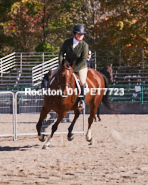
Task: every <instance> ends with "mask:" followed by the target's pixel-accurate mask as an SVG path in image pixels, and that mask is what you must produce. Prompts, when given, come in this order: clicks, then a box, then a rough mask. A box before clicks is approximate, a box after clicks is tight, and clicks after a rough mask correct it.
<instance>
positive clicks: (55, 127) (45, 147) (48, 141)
mask: <svg viewBox="0 0 148 185" xmlns="http://www.w3.org/2000/svg"><path fill="white" fill-rule="evenodd" d="M65 115H66V112H63V113H62V114H59V115H58V118H57V121H56V122H55V124H54V125H53V126H52V129H51V135H49V136H48V138H47V141H46V143H45V145H44V146H43V149H48V147H49V144H50V142H51V139H52V137H53V134H54V132H55V131H56V130H57V128H58V125H59V123H60V122H61V121H62V119H63V118H64V116H65Z"/></svg>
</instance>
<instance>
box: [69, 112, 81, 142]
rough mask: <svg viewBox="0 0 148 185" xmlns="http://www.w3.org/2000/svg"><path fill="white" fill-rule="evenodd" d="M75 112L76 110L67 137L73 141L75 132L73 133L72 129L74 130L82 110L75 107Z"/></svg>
mask: <svg viewBox="0 0 148 185" xmlns="http://www.w3.org/2000/svg"><path fill="white" fill-rule="evenodd" d="M74 112H75V116H74V119H73V121H72V122H71V125H70V126H69V128H68V135H67V139H68V140H69V141H72V140H73V139H74V134H72V130H73V127H74V124H75V122H76V120H77V119H78V117H79V115H80V110H79V109H75V110H74Z"/></svg>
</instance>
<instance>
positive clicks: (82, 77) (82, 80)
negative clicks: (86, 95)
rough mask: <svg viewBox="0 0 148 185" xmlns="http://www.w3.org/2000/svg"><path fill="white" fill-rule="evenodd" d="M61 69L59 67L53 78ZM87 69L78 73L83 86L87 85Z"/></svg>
mask: <svg viewBox="0 0 148 185" xmlns="http://www.w3.org/2000/svg"><path fill="white" fill-rule="evenodd" d="M58 69H59V67H57V68H56V69H55V70H54V71H53V73H52V74H51V78H52V77H53V76H54V75H55V74H56V73H57V71H58ZM87 70H88V69H87V67H85V68H83V69H80V70H79V72H78V76H79V78H80V81H81V84H82V85H84V84H85V83H86V78H87Z"/></svg>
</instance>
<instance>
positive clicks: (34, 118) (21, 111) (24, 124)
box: [0, 91, 85, 141]
mask: <svg viewBox="0 0 148 185" xmlns="http://www.w3.org/2000/svg"><path fill="white" fill-rule="evenodd" d="M7 94H9V95H11V105H12V106H11V107H12V108H11V109H12V111H11V112H8V111H7V113H5V114H1V116H0V120H1V121H0V126H1V132H0V137H10V136H11V137H13V140H14V141H15V140H17V139H18V137H21V136H28V135H30V136H33V135H37V131H36V123H37V122H38V119H39V115H40V110H41V108H42V105H43V96H32V95H25V91H17V92H16V93H14V92H11V91H0V97H2V95H3V96H4V98H3V100H4V99H6V97H5V96H6V95H7ZM3 100H2V98H1V102H0V106H1V108H4V106H5V104H4V101H3ZM68 114H69V115H70V120H71V121H72V119H73V116H74V113H73V111H69V112H68ZM51 115H54V116H51ZM50 116H51V117H50ZM71 116H72V117H71ZM3 118H4V119H6V120H5V123H7V124H5V123H3V121H2V119H3ZM56 118H57V115H56V113H55V112H53V111H52V112H49V114H48V115H47V118H46V119H45V120H44V121H43V130H42V132H44V133H45V134H47V135H48V134H50V130H51V126H52V123H54V121H55V120H56ZM64 119H65V121H64V123H62V124H66V125H65V127H66V130H64V128H63V126H62V124H60V128H59V129H58V130H59V131H58V132H56V133H55V134H68V131H67V129H68V127H69V122H70V121H66V120H67V118H64ZM64 119H63V120H64ZM45 128H46V129H45ZM73 133H76V134H85V110H84V111H83V120H81V123H80V124H78V127H76V129H74V132H73Z"/></svg>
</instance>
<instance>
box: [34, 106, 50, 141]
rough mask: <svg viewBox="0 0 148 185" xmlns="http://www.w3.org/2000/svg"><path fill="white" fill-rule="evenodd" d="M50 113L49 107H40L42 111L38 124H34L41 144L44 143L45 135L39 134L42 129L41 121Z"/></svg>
mask: <svg viewBox="0 0 148 185" xmlns="http://www.w3.org/2000/svg"><path fill="white" fill-rule="evenodd" d="M49 111H50V108H49V107H46V106H43V107H42V110H41V112H40V118H39V121H38V123H37V124H36V129H37V132H38V139H39V140H40V141H41V142H43V141H45V139H44V137H45V135H42V134H41V128H42V122H43V120H44V119H45V118H46V116H47V114H48V112H49Z"/></svg>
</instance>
